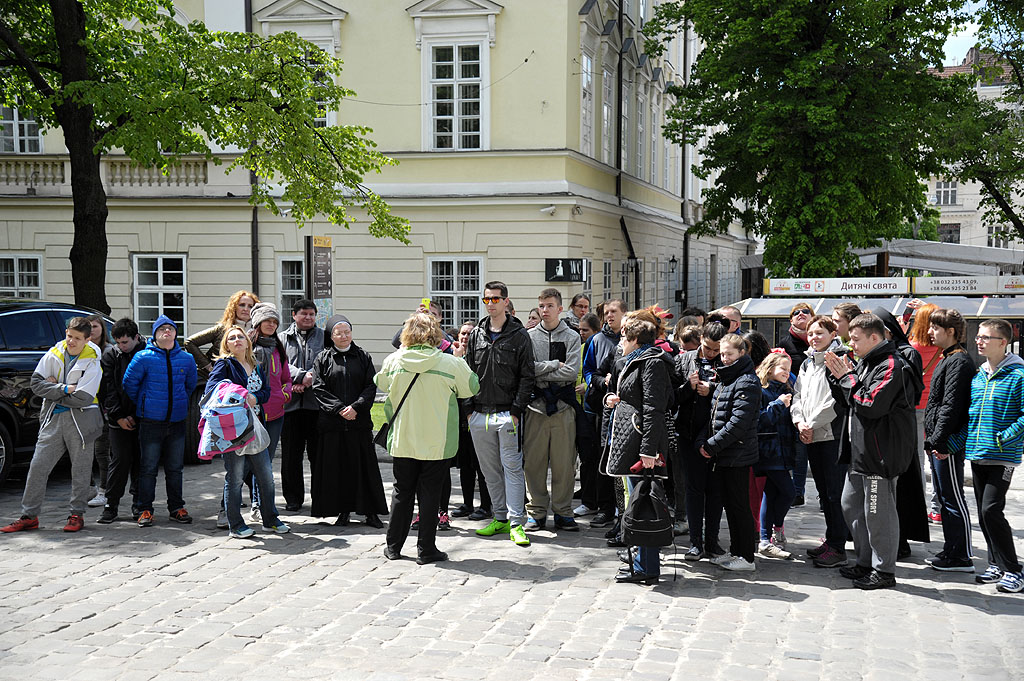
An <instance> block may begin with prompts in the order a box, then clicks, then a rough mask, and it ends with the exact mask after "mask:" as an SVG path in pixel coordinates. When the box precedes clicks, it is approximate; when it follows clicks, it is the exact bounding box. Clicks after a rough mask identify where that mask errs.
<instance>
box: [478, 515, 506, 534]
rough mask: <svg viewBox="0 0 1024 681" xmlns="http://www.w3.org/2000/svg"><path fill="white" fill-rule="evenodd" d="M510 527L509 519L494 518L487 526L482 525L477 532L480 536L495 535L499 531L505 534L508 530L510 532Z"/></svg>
mask: <svg viewBox="0 0 1024 681" xmlns="http://www.w3.org/2000/svg"><path fill="white" fill-rule="evenodd" d="M508 528H509V524H508V521H507V520H497V519H495V520H492V521H491V522H490V524H489V525H488V526H487V527H481V528H480V529H479V530H477V531H476V533H477V535H478V536H480V537H493V536H494V535H496V534H498V533H499V532H500V533H501V534H505V533H506V532H508Z"/></svg>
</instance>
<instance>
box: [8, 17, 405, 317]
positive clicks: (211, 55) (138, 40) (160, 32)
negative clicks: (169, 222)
mask: <svg viewBox="0 0 1024 681" xmlns="http://www.w3.org/2000/svg"><path fill="white" fill-rule="evenodd" d="M173 13H174V9H173V6H172V3H171V0H89V1H88V2H80V1H77V0H50V1H49V2H24V1H23V0H0V102H3V103H4V104H7V105H17V106H19V107H21V108H23V109H26V110H28V111H31V112H32V113H33V114H34V115H35V117H36V118H37V119H38V120H39V121H40V122H41V123H43V124H44V125H46V126H49V127H54V128H55V127H60V128H62V129H63V132H64V135H65V138H66V144H67V147H68V151H69V155H70V162H71V185H72V196H73V203H74V226H75V239H74V245H73V247H72V249H71V258H70V259H71V265H72V275H73V280H74V287H75V301H76V302H77V303H80V304H84V305H90V306H92V307H95V308H98V309H101V310H104V311H109V307H108V306H107V302H106V294H105V291H104V279H105V270H106V257H107V241H106V218H107V200H106V194H105V192H104V189H103V185H102V182H101V175H100V158H101V156H102V155H103V154H104V153H106V152H108V151H111V150H114V149H119V150H122V151H123V152H124V153H125V154H127V155H128V156H129V157H130V158H131V159H132V160H134V161H136V162H138V163H140V164H142V165H145V166H150V167H153V166H155V167H158V168H161V169H165V168H167V167H168V166H172V165H174V164H176V163H178V162H180V159H181V158H182V157H183V156H185V155H194V154H198V155H201V156H202V157H205V158H207V159H209V160H211V161H213V162H215V163H219V162H220V159H219V158H218V157H217V156H216V155H215V154H216V151H217V150H218V149H223V148H229V147H232V146H233V147H237V148H239V149H241V152H240V153H239V154H238V155H237V156H236V157H234V158H233V159H232V160H231V165H230V168H232V169H233V168H239V169H248V170H249V171H251V172H252V173H255V175H256V176H257V177H258V178H259V181H258V182H255V183H254V184H253V194H252V197H251V198H250V202H251V203H252V204H253V205H263V206H265V207H267V208H268V209H269V210H270V211H271V212H273V213H275V214H281V208H280V202H281V201H285V202H290V203H292V204H293V208H292V212H291V215H292V216H293V218H294V219H295V221H296V223H297V224H299V225H300V226H301V225H302V224H303V222H304V221H306V220H309V219H311V218H312V217H314V216H316V215H324V216H326V217H327V219H328V220H330V221H331V222H333V223H336V224H342V225H346V226H348V225H349V224H350V223H351V222H352V221H353V218H352V217H351V216H350V215H349V209H351V208H352V207H362V208H363V209H365V210H366V212H367V214H368V215H369V217H370V220H371V222H370V227H369V231H370V233H371V234H373V235H374V236H377V237H391V238H394V239H398V240H399V241H402V242H406V243H407V242H408V240H407V236H406V235H407V234H408V231H409V224H408V222H407V221H406V220H404V219H402V218H399V217H397V216H395V215H392V214H391V212H390V209H389V207H388V205H387V204H386V203H385V202H384V201H383V200H382V199H381V198H380V197H379V196H378V195H376V194H374V193H373V192H371V191H369V190H368V189H366V188H365V187H364V186H363V184H362V182H363V177H364V176H365V175H366V174H367V173H370V172H380V169H381V167H382V166H384V165H388V164H391V163H394V161H392V160H391V159H389V158H387V157H385V156H383V155H381V154H380V153H379V152H377V151H376V150H375V148H374V147H375V145H374V143H373V142H372V141H371V140H370V139H368V138H367V134H368V133H369V132H371V131H370V129H369V128H366V127H362V126H330V127H317V126H316V125H315V124H314V119H315V118H316V117H317V116H318V115H320V116H323V115H324V114H323V112H324V111H327V110H337V109H338V107H339V105H340V102H341V100H342V99H343V98H345V97H349V96H352V95H353V94H354V93H352V92H351V91H349V90H346V89H345V88H343V87H341V86H340V85H337V84H336V81H337V78H338V77H339V74H340V73H341V62H340V61H338V60H337V59H335V58H333V57H331V56H329V55H327V54H325V53H324V52H322V51H321V50H319V49H318V48H317V47H316V46H314V45H312V44H311V43H308V42H306V41H304V40H302V39H300V38H299V37H298V36H296V35H295V34H293V33H284V34H280V35H275V36H272V37H270V38H264V37H261V36H257V35H254V34H250V33H223V32H211V31H209V30H207V28H206V27H205V26H204V25H203V24H201V23H199V22H193V23H191V24H190V25H188V26H182V25H180V24H179V23H177V22H176V21H175V20H174V19H173V18H172V16H173Z"/></svg>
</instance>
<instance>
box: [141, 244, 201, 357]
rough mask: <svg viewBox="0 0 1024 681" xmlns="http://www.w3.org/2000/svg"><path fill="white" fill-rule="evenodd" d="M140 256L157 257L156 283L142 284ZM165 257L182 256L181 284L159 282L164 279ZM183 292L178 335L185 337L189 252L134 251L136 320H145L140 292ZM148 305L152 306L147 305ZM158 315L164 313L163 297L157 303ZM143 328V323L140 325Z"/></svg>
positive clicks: (186, 327)
mask: <svg viewBox="0 0 1024 681" xmlns="http://www.w3.org/2000/svg"><path fill="white" fill-rule="evenodd" d="M139 258H157V260H158V263H157V274H158V276H157V282H158V283H157V284H156V285H155V286H154V285H140V284H139ZM164 258H180V259H181V268H182V269H181V286H165V285H163V284H162V283H159V282H160V281H161V280H162V278H163V277H162V275H163V272H164V267H163V262H164ZM179 292H180V293H181V308H182V309H181V317H182V327H181V328H179V329H178V337H179V338H184V337H185V336H186V335H187V333H186V329H188V254H186V253H132V311H133V316H134V318H135V320H136V321H139V322H143V321H148V320H143V319H142V318H141V315H140V314H139V294H140V293H179ZM146 307H151V306H149V305H147V306H146ZM157 309H158V312H157V315H158V316H159V315H162V314H164V303H163V298H162V297H161V299H160V302H159V304H158V305H157ZM140 328H141V325H140Z"/></svg>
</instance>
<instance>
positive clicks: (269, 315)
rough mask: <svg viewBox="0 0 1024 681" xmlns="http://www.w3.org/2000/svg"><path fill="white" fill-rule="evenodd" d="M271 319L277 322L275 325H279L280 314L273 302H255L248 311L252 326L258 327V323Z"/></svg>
mask: <svg viewBox="0 0 1024 681" xmlns="http://www.w3.org/2000/svg"><path fill="white" fill-rule="evenodd" d="M268 319H273V320H274V321H276V322H277V325H278V326H280V325H281V315H280V313H278V311H277V307H276V306H275V305H274V304H273V303H256V304H255V305H254V306H253V308H252V312H250V313H249V321H250V322H252V328H254V329H258V328H259V327H260V324H262V323H263V322H265V321H267V320H268Z"/></svg>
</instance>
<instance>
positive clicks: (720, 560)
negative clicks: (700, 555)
mask: <svg viewBox="0 0 1024 681" xmlns="http://www.w3.org/2000/svg"><path fill="white" fill-rule="evenodd" d="M732 559H733V555H732V554H731V553H723V554H722V555H720V556H715V557H714V558H712V559H711V564H712V565H725V564H726V563H728V562H729V561H730V560H732Z"/></svg>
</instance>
